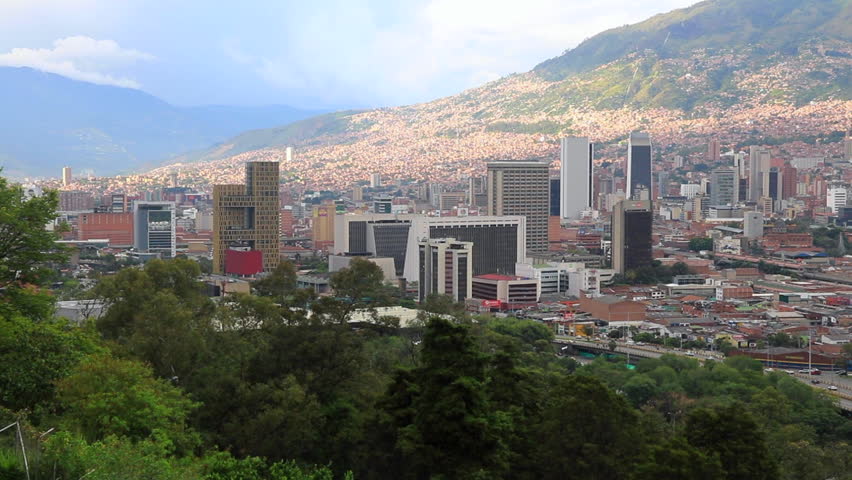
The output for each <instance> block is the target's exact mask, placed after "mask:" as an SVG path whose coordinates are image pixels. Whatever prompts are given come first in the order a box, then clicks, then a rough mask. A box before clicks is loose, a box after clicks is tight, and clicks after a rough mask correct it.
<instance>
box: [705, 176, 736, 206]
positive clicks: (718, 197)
mask: <svg viewBox="0 0 852 480" xmlns="http://www.w3.org/2000/svg"><path fill="white" fill-rule="evenodd" d="M739 193H740V180H739V177H738V175H737V171H736V169H733V168H729V167H722V168H717V169H715V170H713V173H712V175H711V180H710V204H711V205H736V204H737V203H739V200H740V199H739Z"/></svg>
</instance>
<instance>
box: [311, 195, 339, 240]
mask: <svg viewBox="0 0 852 480" xmlns="http://www.w3.org/2000/svg"><path fill="white" fill-rule="evenodd" d="M336 213H337V206H336V205H334V204H325V205H314V207H313V209H312V212H311V240H312V241H313V244H314V250H324V251H325V250H329V249H330V248H331V246H332V245H333V244H334V216H335V214H336Z"/></svg>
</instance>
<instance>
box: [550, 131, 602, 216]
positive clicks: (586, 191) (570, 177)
mask: <svg viewBox="0 0 852 480" xmlns="http://www.w3.org/2000/svg"><path fill="white" fill-rule="evenodd" d="M560 146H561V149H560V155H559V156H560V159H561V162H562V166H561V168H560V170H559V173H560V177H559V181H560V194H559V197H560V198H559V206H560V213H559V214H557V215H560V214H561V216H562V218H566V219H571V220H577V219H579V218H580V212H582V211H583V210H586V209H590V208H592V207H593V199H594V191H593V180H594V164H593V160H594V146H593V145H592V144H591V143H589V139H588V137H566V138H563V139H562V141H561V144H560ZM551 215H553V214H552V213H551Z"/></svg>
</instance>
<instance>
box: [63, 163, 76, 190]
mask: <svg viewBox="0 0 852 480" xmlns="http://www.w3.org/2000/svg"><path fill="white" fill-rule="evenodd" d="M73 182H74V178H73V177H72V176H71V167H62V186H63V187H67V186H68V185H71V184H72V183H73Z"/></svg>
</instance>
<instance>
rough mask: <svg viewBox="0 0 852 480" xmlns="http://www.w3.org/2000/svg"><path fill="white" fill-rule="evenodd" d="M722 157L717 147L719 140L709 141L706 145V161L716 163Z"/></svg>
mask: <svg viewBox="0 0 852 480" xmlns="http://www.w3.org/2000/svg"><path fill="white" fill-rule="evenodd" d="M721 156H722V149H721V147H720V146H719V140H716V139H715V138H714V139H711V140H710V141H709V142H708V143H707V161H709V162H718V161H719V158H721Z"/></svg>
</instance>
